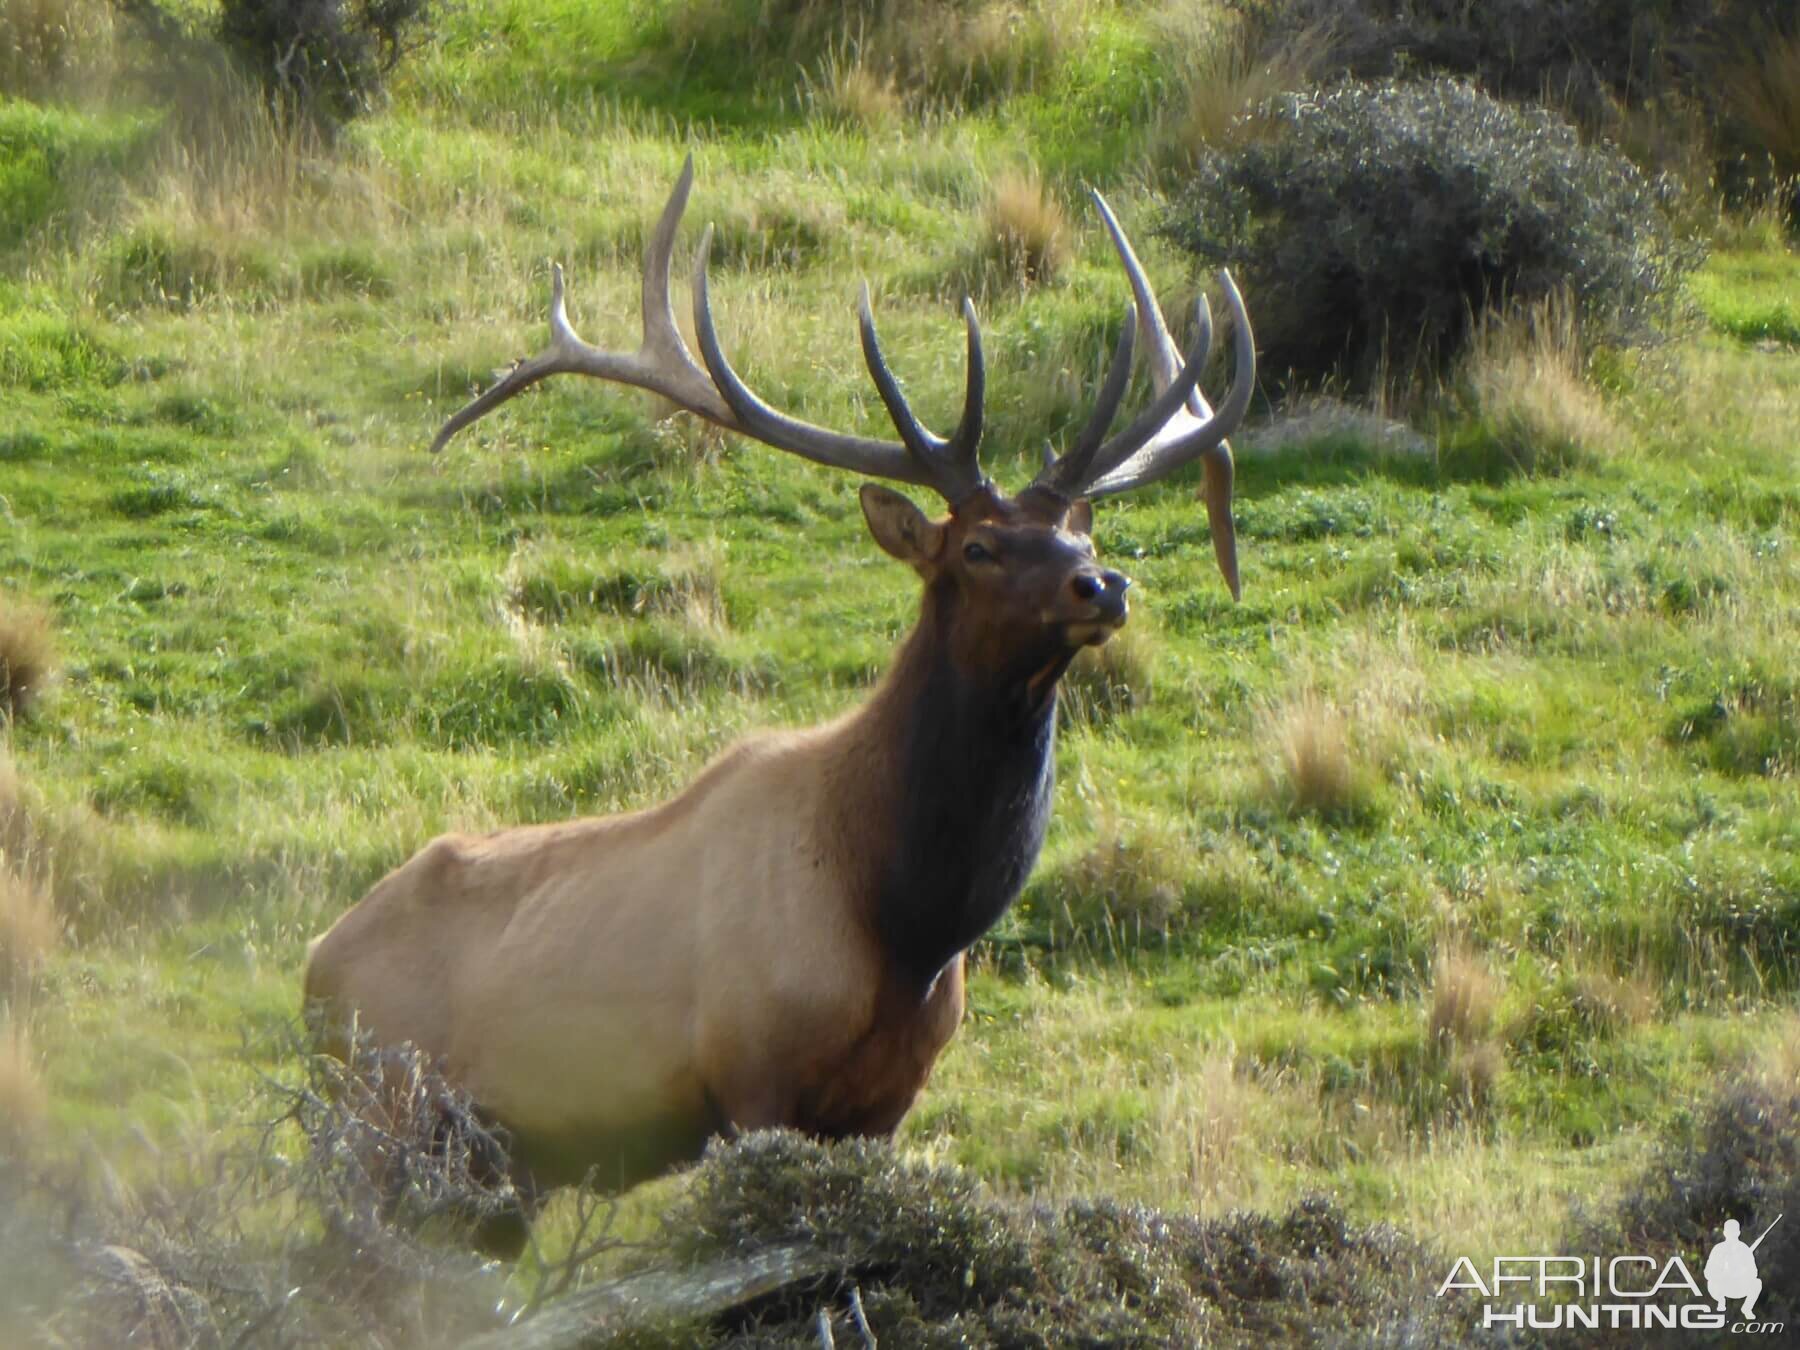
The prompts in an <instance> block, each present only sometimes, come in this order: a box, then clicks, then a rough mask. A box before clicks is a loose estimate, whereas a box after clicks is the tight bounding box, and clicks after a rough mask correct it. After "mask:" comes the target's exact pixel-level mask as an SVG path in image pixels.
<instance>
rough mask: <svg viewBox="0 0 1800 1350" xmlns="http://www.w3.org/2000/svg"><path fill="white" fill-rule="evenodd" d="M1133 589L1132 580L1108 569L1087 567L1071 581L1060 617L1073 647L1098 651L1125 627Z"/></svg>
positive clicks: (1070, 579) (1066, 589)
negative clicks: (1128, 596)
mask: <svg viewBox="0 0 1800 1350" xmlns="http://www.w3.org/2000/svg"><path fill="white" fill-rule="evenodd" d="M1129 589H1131V578H1130V577H1128V576H1126V575H1125V574H1124V573H1122V572H1114V571H1111V570H1110V569H1106V568H1099V567H1083V568H1081V569H1080V570H1079V571H1077V572H1076V573H1075V574H1074V575H1073V576H1072V577H1070V578H1069V584H1068V586H1067V587H1066V588H1065V596H1064V599H1063V605H1064V609H1063V613H1062V614H1061V615H1060V616H1059V617H1060V618H1061V620H1062V622H1063V623H1064V624H1065V625H1066V631H1067V633H1068V639H1069V645H1070V646H1072V647H1098V646H1099V645H1100V644H1101V643H1103V642H1105V641H1106V640H1107V639H1108V638H1109V637H1111V636H1112V635H1113V634H1114V633H1116V632H1118V630H1119V629H1120V628H1122V627H1124V626H1125V618H1126V616H1127V614H1128V613H1129V612H1130V606H1129V605H1128V604H1127V603H1126V600H1125V592H1126V591H1128V590H1129Z"/></svg>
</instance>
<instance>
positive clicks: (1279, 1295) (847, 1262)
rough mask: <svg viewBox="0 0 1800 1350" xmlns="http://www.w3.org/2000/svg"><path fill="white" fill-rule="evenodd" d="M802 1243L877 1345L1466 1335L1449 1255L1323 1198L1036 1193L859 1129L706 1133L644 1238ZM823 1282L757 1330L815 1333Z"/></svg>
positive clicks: (1223, 1343)
mask: <svg viewBox="0 0 1800 1350" xmlns="http://www.w3.org/2000/svg"><path fill="white" fill-rule="evenodd" d="M794 1241H800V1242H805V1243H807V1244H808V1245H809V1246H812V1247H814V1248H816V1249H818V1250H821V1251H822V1252H823V1253H825V1255H826V1256H827V1257H828V1258H829V1259H830V1260H832V1261H833V1263H834V1264H838V1265H840V1266H841V1267H842V1268H843V1269H844V1271H845V1272H846V1278H847V1279H848V1278H852V1277H853V1278H854V1279H855V1281H856V1283H857V1284H858V1285H859V1287H860V1290H861V1297H862V1300H863V1303H864V1305H865V1307H866V1309H867V1315H868V1320H869V1324H870V1328H871V1330H872V1331H873V1332H874V1334H875V1338H876V1339H877V1340H878V1341H879V1342H880V1343H881V1344H882V1345H904V1346H940V1345H941V1346H946V1347H948V1346H953V1345H956V1346H966V1345H981V1346H1020V1347H1024V1346H1051V1345H1069V1346H1074V1345H1093V1346H1099V1345H1106V1346H1119V1347H1127V1346H1129V1347H1144V1348H1145V1350H1148V1348H1149V1347H1152V1346H1168V1345H1198V1344H1205V1345H1209V1346H1219V1347H1240V1346H1253V1345H1254V1346H1261V1345H1296V1344H1326V1345H1338V1344H1369V1343H1386V1342H1385V1341H1383V1340H1382V1337H1381V1332H1382V1331H1384V1330H1387V1329H1391V1328H1393V1327H1396V1326H1402V1325H1404V1326H1406V1327H1408V1328H1409V1335H1408V1339H1407V1340H1406V1342H1405V1343H1406V1344H1410V1345H1419V1346H1440V1345H1456V1344H1461V1343H1463V1336H1462V1335H1461V1334H1460V1333H1461V1332H1462V1331H1463V1330H1464V1328H1462V1327H1460V1326H1458V1325H1457V1324H1456V1322H1455V1321H1454V1314H1453V1313H1451V1312H1450V1311H1449V1310H1447V1309H1446V1308H1445V1307H1444V1306H1443V1305H1442V1304H1441V1303H1437V1302H1436V1301H1435V1300H1433V1299H1431V1298H1430V1297H1429V1296H1428V1294H1427V1293H1426V1292H1425V1291H1426V1290H1427V1288H1428V1286H1427V1283H1426V1278H1425V1274H1426V1272H1427V1271H1428V1270H1431V1269H1434V1268H1435V1265H1436V1264H1440V1262H1438V1261H1437V1259H1436V1258H1435V1257H1433V1256H1432V1255H1431V1254H1430V1253H1428V1252H1427V1251H1426V1250H1425V1249H1423V1248H1421V1247H1419V1246H1418V1245H1417V1244H1415V1243H1413V1242H1412V1241H1410V1240H1409V1239H1407V1238H1405V1237H1403V1236H1401V1235H1400V1234H1398V1233H1396V1232H1395V1231H1394V1230H1392V1229H1390V1228H1385V1227H1371V1228H1362V1227H1358V1226H1355V1225H1352V1224H1350V1223H1348V1222H1347V1221H1346V1220H1345V1218H1344V1216H1343V1215H1342V1214H1341V1213H1340V1212H1339V1211H1338V1210H1337V1209H1336V1208H1335V1207H1334V1206H1333V1205H1332V1204H1330V1203H1328V1202H1326V1201H1323V1200H1317V1199H1313V1200H1306V1201H1302V1202H1301V1203H1300V1204H1298V1205H1296V1206H1295V1207H1294V1208H1293V1209H1291V1210H1289V1211H1288V1212H1287V1213H1286V1214H1282V1215H1263V1214H1247V1213H1236V1214H1232V1215H1230V1216H1229V1217H1226V1218H1223V1219H1217V1220H1211V1221H1202V1220H1200V1219H1196V1218H1191V1217H1188V1216H1186V1215H1180V1214H1171V1213H1163V1212H1158V1211H1156V1210H1150V1209H1143V1208H1136V1207H1125V1206H1119V1205H1114V1204H1110V1203H1105V1202H1101V1203H1098V1204H1096V1203H1088V1202H1081V1201H1076V1202H1069V1203H1063V1204H1059V1205H1055V1206H1051V1205H1041V1206H1038V1207H1036V1208H1031V1209H1027V1208H1025V1207H1024V1206H1021V1205H1018V1204H1015V1203H1009V1202H1008V1201H1006V1200H1004V1199H1002V1198H1001V1197H998V1196H996V1195H993V1194H991V1193H990V1192H988V1191H987V1189H986V1188H985V1187H983V1186H982V1185H981V1184H980V1183H978V1182H976V1181H975V1180H974V1179H973V1178H972V1177H971V1176H969V1175H968V1174H967V1173H965V1172H961V1171H959V1170H957V1169H956V1168H953V1167H945V1166H933V1165H930V1164H927V1163H924V1162H920V1161H915V1160H913V1159H910V1158H908V1157H907V1156H906V1155H905V1154H903V1153H899V1152H896V1151H895V1150H894V1149H892V1148H891V1147H889V1146H888V1145H887V1144H885V1143H878V1142H874V1141H868V1140H849V1141H846V1142H843V1143H839V1144H821V1143H817V1142H814V1141H811V1140H808V1139H804V1138H802V1137H801V1136H799V1135H797V1134H793V1133H791V1132H785V1131H783V1132H762V1133H757V1134H751V1135H748V1136H745V1137H744V1138H742V1139H739V1140H737V1141H736V1142H733V1143H729V1144H724V1143H721V1144H715V1145H714V1146H713V1147H712V1148H710V1149H709V1150H708V1153H707V1157H706V1161H704V1162H703V1163H702V1164H701V1165H700V1166H699V1167H698V1168H697V1169H696V1170H695V1171H694V1172H693V1174H692V1180H691V1184H690V1186H689V1188H688V1190H687V1192H686V1194H685V1195H684V1197H683V1198H682V1199H681V1200H680V1201H678V1202H677V1203H676V1205H675V1206H674V1207H673V1208H672V1209H671V1210H670V1211H669V1212H668V1214H667V1215H666V1216H665V1217H664V1221H663V1231H662V1233H661V1235H660V1236H659V1237H658V1238H657V1239H655V1240H653V1241H652V1242H651V1243H649V1244H648V1250H649V1251H650V1252H651V1253H653V1254H654V1255H655V1256H659V1257H664V1258H666V1257H667V1256H670V1255H672V1256H674V1257H675V1258H676V1259H678V1260H681V1261H684V1262H688V1261H695V1260H709V1259H712V1258H714V1257H718V1256H729V1255H737V1254H742V1253H745V1252H752V1251H757V1250H760V1249H763V1248H766V1247H769V1246H772V1245H775V1244H781V1243H787V1242H794ZM828 1298H829V1296H828V1295H825V1294H822V1293H820V1292H818V1291H814V1290H808V1289H804V1288H795V1289H793V1290H790V1291H785V1292H784V1293H782V1294H780V1295H777V1296H775V1297H772V1298H771V1299H769V1300H767V1301H765V1303H764V1304H763V1305H762V1306H761V1307H760V1309H759V1316H758V1321H757V1327H756V1334H757V1339H756V1340H755V1341H754V1344H757V1345H770V1346H774V1345H784V1346H785V1345H796V1346H798V1345H813V1344H817V1343H818V1335H817V1331H816V1327H817V1319H818V1315H819V1311H820V1307H821V1304H823V1303H827V1302H828ZM845 1326H846V1327H847V1326H848V1319H845ZM680 1343H681V1344H682V1345H684V1346H688V1345H696V1344H699V1345H708V1344H711V1345H742V1344H747V1343H750V1342H746V1341H743V1340H739V1339H735V1338H733V1337H732V1336H731V1335H730V1334H729V1333H726V1334H722V1335H717V1336H716V1337H713V1338H708V1339H707V1340H704V1341H700V1340H696V1339H692V1338H690V1339H687V1340H684V1341H682V1342H680ZM839 1343H840V1344H843V1343H845V1342H844V1341H842V1340H840V1341H839Z"/></svg>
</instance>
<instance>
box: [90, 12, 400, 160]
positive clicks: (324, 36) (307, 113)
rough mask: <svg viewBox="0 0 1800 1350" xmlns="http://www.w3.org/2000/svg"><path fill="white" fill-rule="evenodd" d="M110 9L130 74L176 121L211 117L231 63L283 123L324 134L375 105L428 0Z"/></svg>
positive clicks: (226, 95) (226, 94)
mask: <svg viewBox="0 0 1800 1350" xmlns="http://www.w3.org/2000/svg"><path fill="white" fill-rule="evenodd" d="M117 6H118V10H119V12H120V13H121V14H123V15H125V16H126V17H127V18H128V19H129V20H130V21H131V24H132V36H133V38H134V40H135V43H136V45H137V47H138V48H139V49H140V51H141V53H142V54H141V55H139V56H138V58H137V60H136V62H135V65H136V67H137V73H138V75H139V77H140V78H141V79H143V80H144V81H145V82H146V83H148V84H150V85H152V86H154V87H157V88H159V89H161V90H163V91H164V92H165V93H166V95H167V97H168V98H169V99H170V100H171V101H173V102H174V103H175V104H176V105H177V120H178V121H181V122H190V123H191V122H193V121H195V120H206V119H208V118H217V117H218V116H219V114H220V112H221V111H222V109H223V107H224V105H225V104H226V103H227V102H228V101H229V99H230V95H231V92H232V85H233V76H232V74H231V72H230V71H229V70H228V67H231V66H235V67H236V68H237V70H238V71H240V72H242V75H243V76H247V77H248V78H249V79H250V80H252V81H254V83H255V85H256V87H257V88H258V89H259V90H260V91H261V94H262V97H263V100H264V102H265V103H266V105H267V107H268V108H269V110H270V111H271V112H272V113H273V114H275V116H276V118H277V119H278V120H279V122H280V123H281V124H282V125H283V126H284V127H286V128H289V129H293V128H296V127H301V126H304V127H308V128H311V129H313V130H317V131H324V132H330V131H331V130H333V129H335V128H337V127H339V126H341V125H343V124H344V123H345V122H347V121H349V120H350V119H352V118H354V117H357V116H359V115H361V114H362V113H364V112H367V111H368V110H369V109H370V108H372V107H374V106H375V104H376V103H377V102H378V101H379V100H380V98H381V95H382V92H383V90H384V88H385V86H386V83H387V79H388V77H389V76H390V75H391V74H393V72H394V69H395V68H396V67H397V66H398V65H399V63H400V60H401V58H402V57H404V56H405V55H406V53H407V52H408V51H409V50H410V49H411V48H412V46H414V45H415V44H416V43H417V42H418V41H419V40H420V39H421V36H422V34H423V33H424V32H425V30H426V28H427V26H428V25H429V23H430V21H431V17H432V0H221V4H220V6H219V10H218V13H217V14H216V15H215V16H212V17H210V18H209V19H207V20H196V19H195V18H193V17H192V16H191V15H190V14H189V13H188V12H187V11H186V10H185V9H184V8H178V7H170V6H167V5H165V4H164V3H163V2H162V0H117Z"/></svg>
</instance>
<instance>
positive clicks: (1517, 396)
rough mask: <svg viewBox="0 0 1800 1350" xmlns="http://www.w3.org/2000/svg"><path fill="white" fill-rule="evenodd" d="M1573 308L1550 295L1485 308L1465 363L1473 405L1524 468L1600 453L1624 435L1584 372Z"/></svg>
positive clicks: (1565, 463)
mask: <svg viewBox="0 0 1800 1350" xmlns="http://www.w3.org/2000/svg"><path fill="white" fill-rule="evenodd" d="M1587 365H1588V350H1587V346H1586V343H1585V342H1584V341H1583V339H1582V335H1581V331H1580V326H1579V323H1578V320H1577V317H1576V309H1575V305H1574V303H1573V301H1572V300H1570V299H1569V298H1568V297H1567V296H1556V297H1551V298H1550V299H1547V300H1544V301H1541V302H1539V303H1538V304H1535V305H1531V306H1529V307H1528V308H1526V309H1524V310H1523V311H1520V312H1517V313H1515V314H1513V315H1511V316H1508V317H1504V318H1501V317H1495V316H1493V315H1491V314H1490V315H1485V316H1484V317H1483V318H1482V319H1481V320H1480V322H1479V323H1478V324H1477V326H1476V330H1475V337H1474V342H1473V344H1472V346H1471V350H1470V354H1469V357H1468V360H1467V364H1466V365H1465V367H1464V371H1465V380H1466V382H1467V385H1468V391H1469V397H1470V400H1471V402H1472V403H1473V405H1474V411H1475V413H1476V414H1477V415H1478V416H1479V417H1481V418H1482V419H1483V420H1484V421H1485V422H1487V423H1488V425H1489V426H1490V427H1491V428H1492V429H1493V432H1494V434H1495V436H1496V437H1497V438H1498V440H1499V442H1500V445H1501V448H1502V449H1504V450H1505V451H1506V453H1507V454H1509V455H1511V456H1512V458H1513V459H1514V460H1515V461H1517V463H1518V464H1519V465H1520V466H1521V467H1523V468H1527V469H1532V468H1540V467H1541V468H1550V469H1556V468H1562V467H1567V466H1570V465H1573V464H1577V463H1580V462H1583V461H1593V460H1597V459H1603V458H1605V457H1607V456H1608V455H1609V454H1610V453H1611V451H1612V448H1613V447H1614V446H1615V445H1618V444H1620V443H1621V441H1622V440H1624V437H1623V434H1622V432H1621V430H1620V428H1619V424H1618V423H1617V421H1616V420H1615V419H1614V418H1613V415H1612V413H1611V412H1610V411H1609V410H1608V408H1607V406H1606V404H1605V402H1604V401H1603V400H1602V399H1601V397H1600V394H1599V392H1598V391H1597V390H1595V389H1594V387H1593V386H1592V385H1591V384H1589V383H1588V381H1587V378H1586V372H1587Z"/></svg>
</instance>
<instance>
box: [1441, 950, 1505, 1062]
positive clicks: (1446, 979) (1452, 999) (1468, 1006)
mask: <svg viewBox="0 0 1800 1350" xmlns="http://www.w3.org/2000/svg"><path fill="white" fill-rule="evenodd" d="M1499 1007H1500V986H1499V984H1498V982H1497V981H1496V980H1495V979H1494V977H1493V975H1492V973H1491V972H1490V971H1489V970H1488V968H1487V963H1486V962H1485V961H1483V960H1481V958H1480V957H1478V956H1476V955H1475V953H1474V952H1473V951H1471V950H1470V949H1469V948H1468V947H1467V946H1466V945H1464V944H1463V943H1462V942H1461V941H1459V940H1456V939H1449V940H1446V941H1445V942H1443V943H1442V944H1441V945H1440V946H1439V947H1438V951H1437V958H1436V959H1435V960H1434V961H1433V962H1432V965H1431V1010H1430V1016H1429V1020H1428V1025H1429V1027H1430V1029H1431V1040H1432V1043H1433V1044H1434V1045H1446V1044H1459V1045H1474V1044H1476V1043H1478V1042H1480V1041H1483V1040H1485V1039H1487V1037H1488V1036H1489V1035H1490V1034H1491V1033H1492V1031H1493V1029H1494V1016H1495V1014H1496V1013H1497V1012H1498V1011H1499Z"/></svg>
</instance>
